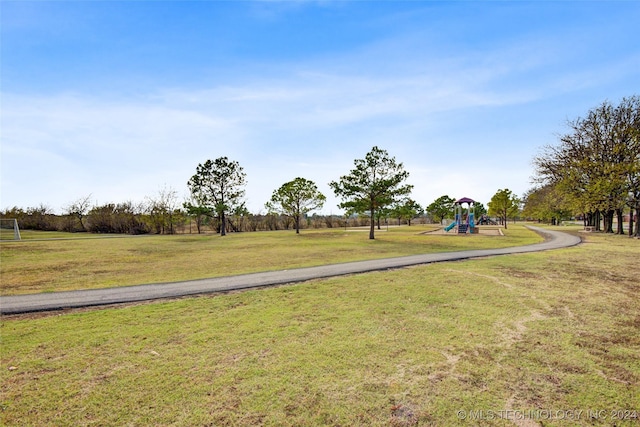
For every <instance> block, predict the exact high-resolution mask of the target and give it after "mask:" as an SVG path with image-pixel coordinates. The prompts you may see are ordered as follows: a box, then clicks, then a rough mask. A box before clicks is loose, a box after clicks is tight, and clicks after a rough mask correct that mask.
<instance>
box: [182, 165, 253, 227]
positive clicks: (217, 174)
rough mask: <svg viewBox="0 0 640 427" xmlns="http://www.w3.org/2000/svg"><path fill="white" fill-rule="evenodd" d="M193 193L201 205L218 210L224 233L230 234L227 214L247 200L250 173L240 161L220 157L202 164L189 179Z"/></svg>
mask: <svg viewBox="0 0 640 427" xmlns="http://www.w3.org/2000/svg"><path fill="white" fill-rule="evenodd" d="M187 185H188V186H189V190H190V191H191V197H192V199H193V200H195V201H197V203H198V204H199V205H200V207H203V208H208V209H210V210H211V211H213V212H215V213H216V214H217V216H218V218H219V220H220V235H221V236H224V235H226V234H227V231H226V230H227V221H226V214H227V213H228V212H234V211H235V210H236V208H237V207H238V206H241V205H242V204H243V201H242V198H243V197H244V194H245V192H244V187H245V185H246V174H245V173H244V169H243V168H242V166H240V164H239V163H238V162H236V161H231V160H229V159H228V158H227V157H218V158H217V159H215V160H213V161H212V160H207V161H206V162H204V163H203V164H199V165H198V167H197V168H196V173H195V175H193V176H192V177H191V179H189V182H188V183H187Z"/></svg>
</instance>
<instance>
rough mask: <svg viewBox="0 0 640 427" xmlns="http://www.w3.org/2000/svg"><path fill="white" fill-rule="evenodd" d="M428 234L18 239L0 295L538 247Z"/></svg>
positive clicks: (511, 235) (417, 230) (410, 230)
mask: <svg viewBox="0 0 640 427" xmlns="http://www.w3.org/2000/svg"><path fill="white" fill-rule="evenodd" d="M430 229H432V228H428V227H425V226H412V227H399V228H390V229H389V231H386V229H383V230H381V231H379V232H378V233H377V237H376V240H374V241H370V240H369V239H368V238H367V231H368V230H364V231H362V232H361V231H356V230H350V231H345V230H344V229H332V230H304V231H303V232H302V233H301V234H300V235H296V234H295V233H294V232H293V231H289V232H282V231H279V232H259V233H237V234H230V235H227V236H225V237H220V236H216V235H200V236H199V235H178V236H137V237H120V238H114V237H109V238H103V239H96V238H95V236H91V235H86V234H75V235H74V234H70V233H64V234H62V236H64V237H65V238H64V239H54V240H35V239H34V238H35V237H37V236H39V234H38V233H33V232H31V233H29V232H24V233H23V234H25V235H26V237H25V239H26V240H24V241H20V242H2V243H1V244H0V265H1V266H2V269H1V273H0V274H1V276H0V278H1V280H2V295H15V294H25V293H35V292H53V291H62V290H73V289H93V288H104V287H114V286H127V285H138V284H144V283H158V282H171V281H181V280H192V279H202V278H208V277H219V276H228V275H234V274H241V273H253V272H258V271H267V270H279V269H290V268H296V267H309V266H315V265H323V264H330V263H338V262H348V261H358V260H363V259H373V258H384V257H394V256H401V255H412V254H419V253H429V252H443V251H452V250H460V249H484V248H493V247H505V246H516V245H520V244H529V243H536V242H539V241H541V240H542V239H541V238H540V237H539V236H538V235H536V234H535V233H533V232H532V231H529V230H526V229H524V228H523V227H521V226H515V227H510V228H509V230H508V231H507V233H506V236H497V237H496V236H482V235H477V236H449V235H447V236H434V235H425V234H422V233H423V232H424V231H427V230H430ZM46 236H47V237H51V236H52V234H51V233H49V234H46ZM78 236H82V237H85V236H86V237H85V238H78ZM70 237H71V238H70ZM73 237H75V238H73ZM92 237H93V238H92ZM28 239H32V240H28Z"/></svg>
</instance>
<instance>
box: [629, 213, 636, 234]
mask: <svg viewBox="0 0 640 427" xmlns="http://www.w3.org/2000/svg"><path fill="white" fill-rule="evenodd" d="M636 227H637V225H636ZM629 237H633V208H630V209H629Z"/></svg>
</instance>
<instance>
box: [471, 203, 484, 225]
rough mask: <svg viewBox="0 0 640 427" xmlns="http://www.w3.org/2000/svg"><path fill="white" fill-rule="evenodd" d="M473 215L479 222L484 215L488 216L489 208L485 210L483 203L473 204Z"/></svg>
mask: <svg viewBox="0 0 640 427" xmlns="http://www.w3.org/2000/svg"><path fill="white" fill-rule="evenodd" d="M473 213H474V214H475V216H476V221H477V220H478V218H480V217H481V216H482V215H486V214H487V208H485V207H484V205H483V204H482V203H479V202H476V203H474V204H473Z"/></svg>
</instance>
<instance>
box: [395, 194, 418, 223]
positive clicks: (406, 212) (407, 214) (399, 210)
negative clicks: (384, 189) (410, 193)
mask: <svg viewBox="0 0 640 427" xmlns="http://www.w3.org/2000/svg"><path fill="white" fill-rule="evenodd" d="M423 213H424V209H422V206H420V204H419V203H418V202H416V201H415V200H413V199H410V198H406V199H404V200H401V201H400V202H399V203H397V204H395V205H394V206H393V208H392V209H391V215H393V216H394V217H395V218H397V219H398V225H400V222H401V221H402V220H405V221H407V224H408V225H409V226H411V220H412V219H413V218H415V217H417V216H420V215H422V214H423Z"/></svg>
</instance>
